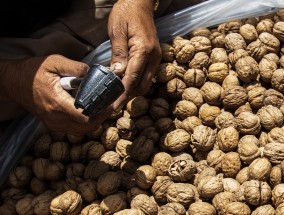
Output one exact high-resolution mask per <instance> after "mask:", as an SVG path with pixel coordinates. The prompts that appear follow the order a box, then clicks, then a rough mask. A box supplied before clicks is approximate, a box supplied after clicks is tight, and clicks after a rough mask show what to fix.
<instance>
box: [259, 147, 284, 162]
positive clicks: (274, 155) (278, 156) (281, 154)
mask: <svg viewBox="0 0 284 215" xmlns="http://www.w3.org/2000/svg"><path fill="white" fill-rule="evenodd" d="M263 155H264V157H266V158H268V160H269V161H270V162H271V163H273V164H280V163H281V162H282V160H283V159H284V144H283V143H277V142H271V143H267V144H266V145H265V146H264V150H263Z"/></svg>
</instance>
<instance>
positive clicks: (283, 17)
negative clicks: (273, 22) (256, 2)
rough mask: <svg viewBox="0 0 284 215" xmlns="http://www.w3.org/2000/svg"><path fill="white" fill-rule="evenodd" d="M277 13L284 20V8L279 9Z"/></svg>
mask: <svg viewBox="0 0 284 215" xmlns="http://www.w3.org/2000/svg"><path fill="white" fill-rule="evenodd" d="M276 14H277V15H278V16H279V18H280V19H281V20H284V10H283V9H279V10H278V11H277V13H276Z"/></svg>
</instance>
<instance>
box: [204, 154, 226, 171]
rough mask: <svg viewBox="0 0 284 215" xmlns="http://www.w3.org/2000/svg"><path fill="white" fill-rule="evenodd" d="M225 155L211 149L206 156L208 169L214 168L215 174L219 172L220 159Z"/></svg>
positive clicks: (220, 167) (220, 166)
mask: <svg viewBox="0 0 284 215" xmlns="http://www.w3.org/2000/svg"><path fill="white" fill-rule="evenodd" d="M224 155H225V153H224V152H223V151H221V150H218V149H213V150H212V151H210V152H209V153H208V155H207V159H206V160H207V163H208V165H209V166H210V167H213V168H215V170H216V171H217V172H220V171H221V169H222V159H223V156H224Z"/></svg>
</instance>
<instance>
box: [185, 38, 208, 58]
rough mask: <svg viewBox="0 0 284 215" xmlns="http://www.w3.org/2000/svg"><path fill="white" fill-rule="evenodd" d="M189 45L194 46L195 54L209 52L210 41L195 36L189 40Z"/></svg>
mask: <svg viewBox="0 0 284 215" xmlns="http://www.w3.org/2000/svg"><path fill="white" fill-rule="evenodd" d="M189 42H190V44H191V45H193V46H194V49H195V51H196V52H205V53H207V54H209V53H210V52H211V41H210V40H209V39H208V38H206V37H203V36H195V37H193V38H191V39H190V41H189Z"/></svg>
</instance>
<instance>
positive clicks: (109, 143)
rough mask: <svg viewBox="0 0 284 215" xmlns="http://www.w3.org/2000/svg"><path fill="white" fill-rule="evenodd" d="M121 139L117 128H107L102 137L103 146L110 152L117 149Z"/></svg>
mask: <svg viewBox="0 0 284 215" xmlns="http://www.w3.org/2000/svg"><path fill="white" fill-rule="evenodd" d="M119 139H120V137H119V130H118V128H116V127H109V128H107V129H106V130H105V131H104V132H103V134H102V136H101V141H102V144H103V146H104V147H105V148H106V149H108V150H113V149H115V146H116V144H117V142H118V140H119Z"/></svg>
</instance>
